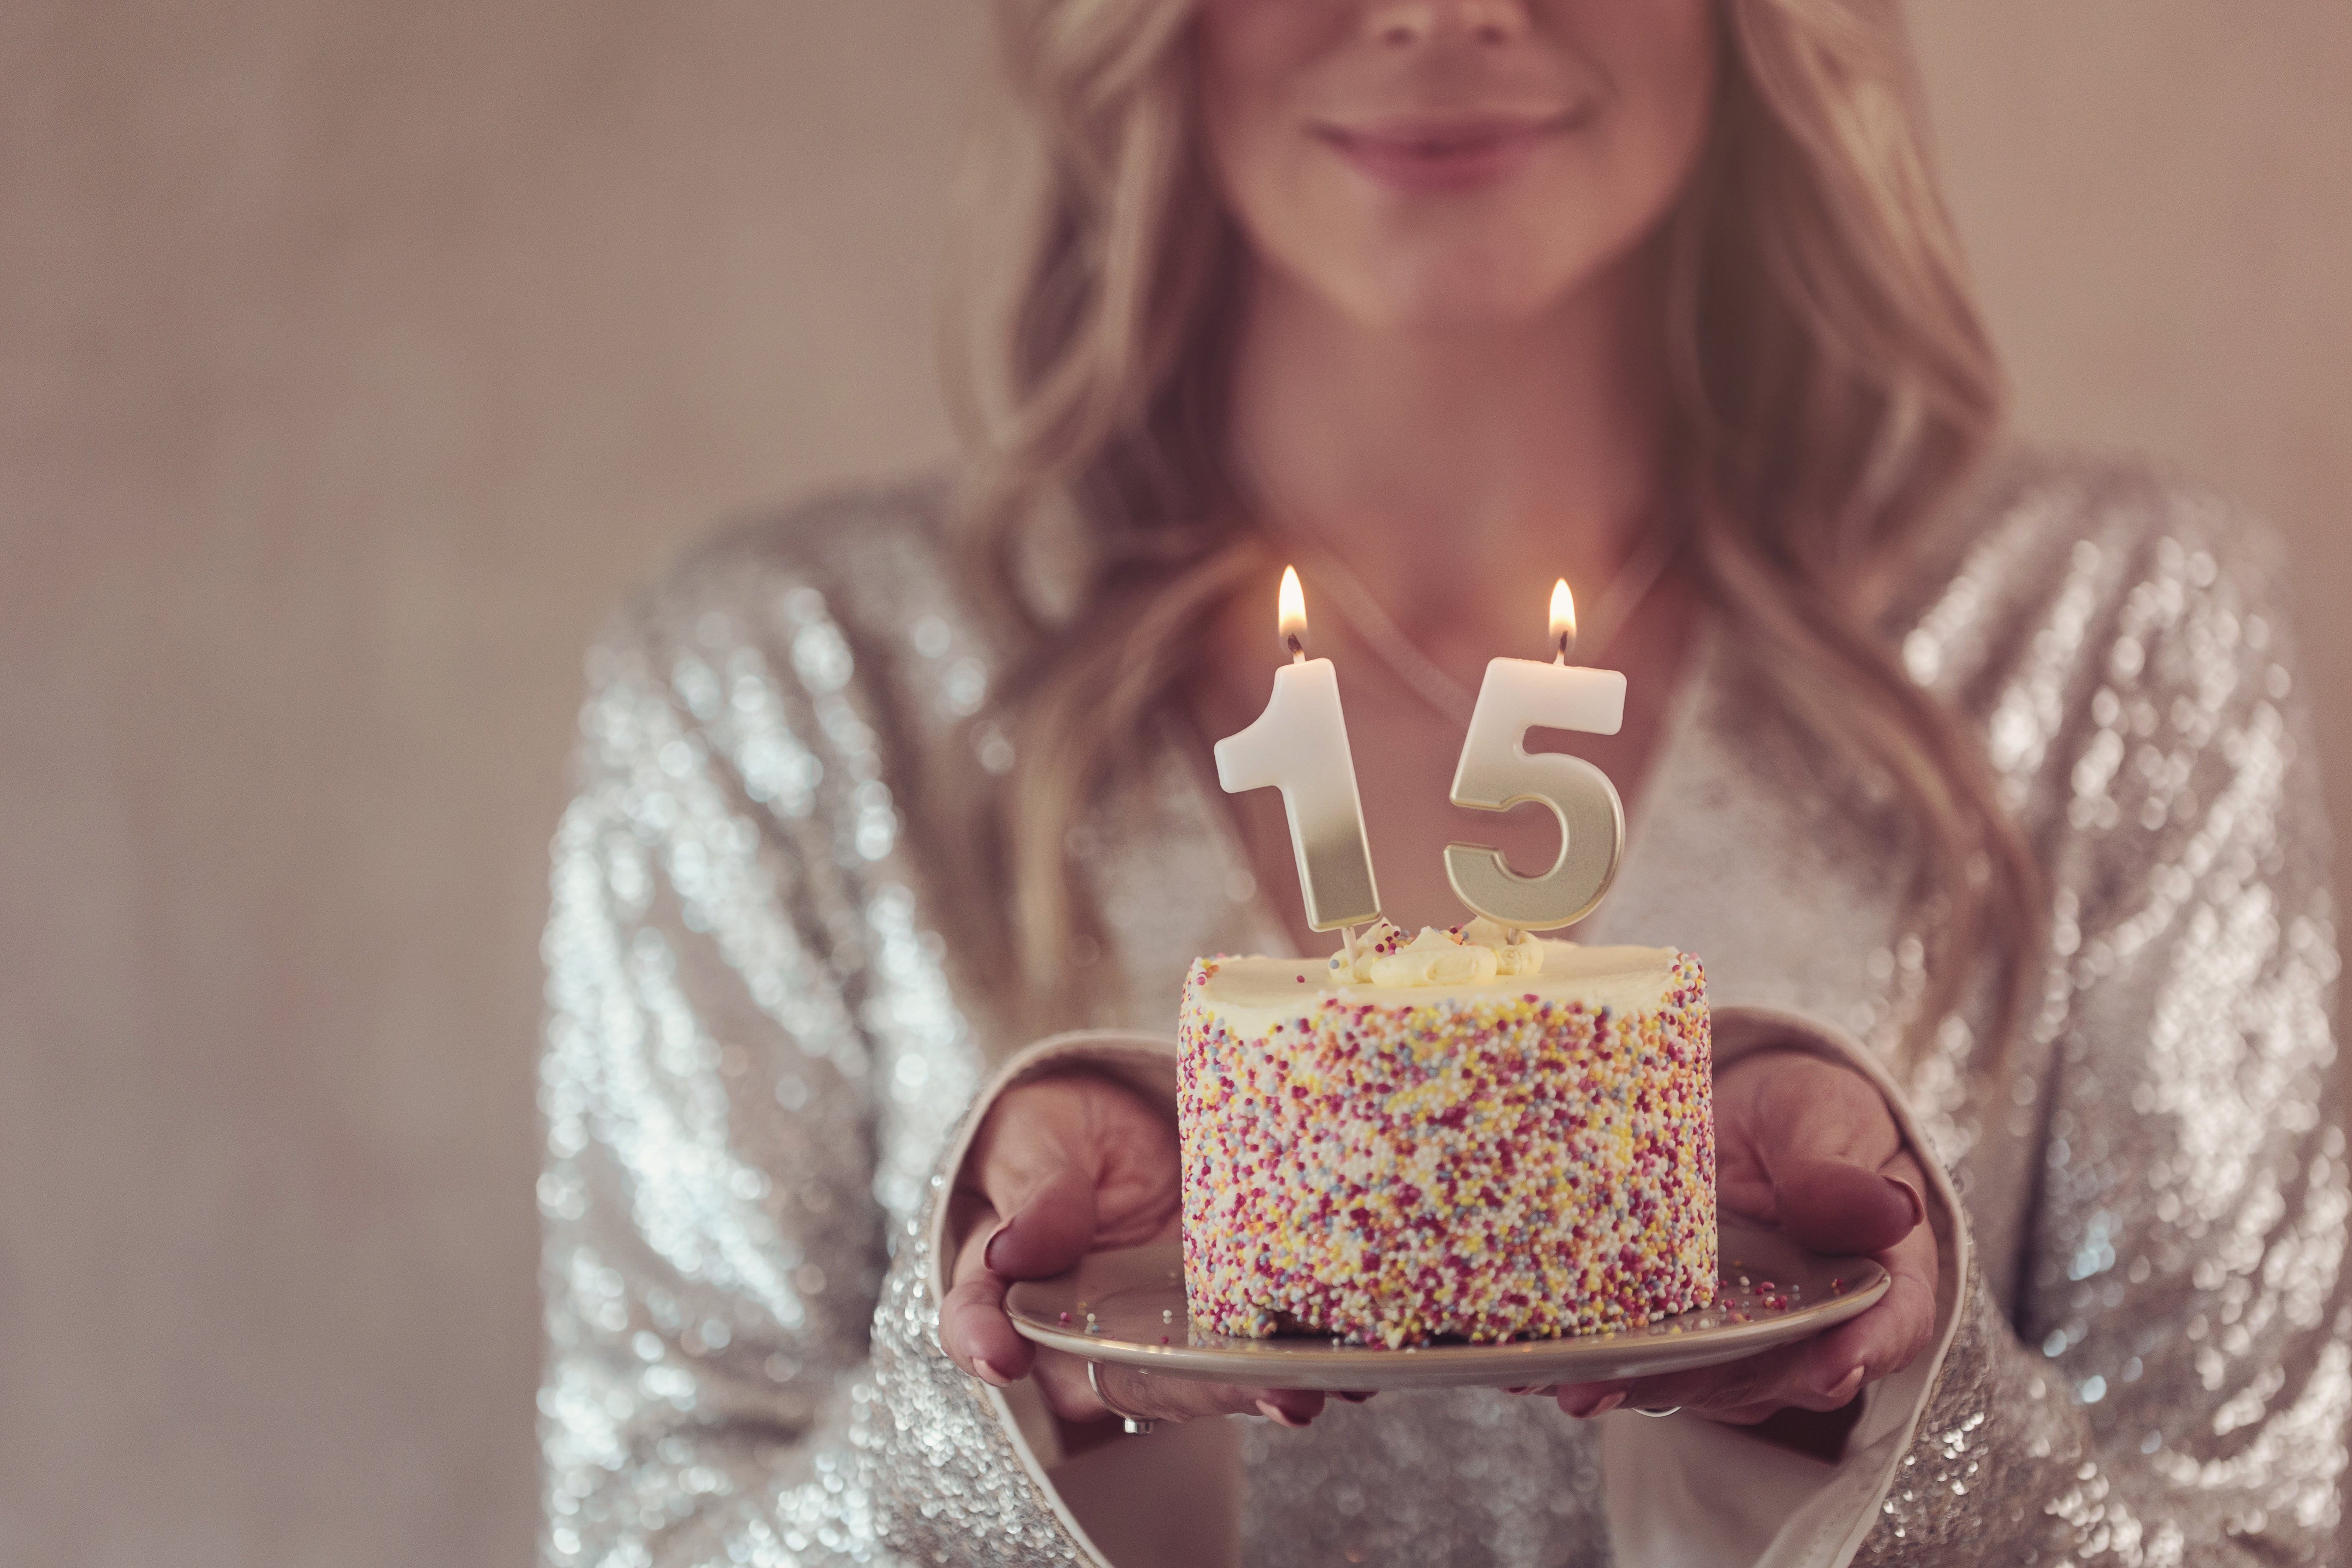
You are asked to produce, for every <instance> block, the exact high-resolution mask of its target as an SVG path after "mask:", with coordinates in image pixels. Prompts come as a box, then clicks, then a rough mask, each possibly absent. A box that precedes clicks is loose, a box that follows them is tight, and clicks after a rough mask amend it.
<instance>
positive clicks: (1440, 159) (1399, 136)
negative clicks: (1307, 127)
mask: <svg viewBox="0 0 2352 1568" xmlns="http://www.w3.org/2000/svg"><path fill="white" fill-rule="evenodd" d="M1577 119H1578V116H1577V115H1576V113H1575V111H1574V110H1569V111H1566V112H1563V113H1559V114H1552V115H1546V116H1541V117H1532V116H1524V115H1517V116H1501V115H1475V116H1471V115H1465V116H1454V117H1448V118H1443V119H1436V118H1431V119H1410V120H1391V121H1381V122H1380V123H1377V124H1373V125H1366V126H1339V125H1319V126H1317V127H1316V128H1315V134H1316V135H1317V136H1318V137H1319V138H1320V139H1321V140H1322V141H1324V142H1326V143H1328V145H1330V146H1331V147H1332V148H1333V149H1334V150H1335V151H1337V152H1338V153H1339V155H1340V156H1341V157H1344V158H1346V159H1347V160H1348V162H1349V163H1352V164H1354V165H1355V166H1356V167H1357V168H1358V169H1359V170H1360V171H1362V172H1363V173H1364V174H1367V175H1369V176H1370V178H1372V179H1373V180H1375V181H1377V182H1379V183H1380V184H1383V185H1387V186H1389V187H1391V189H1395V190H1400V191H1405V192H1412V193H1427V192H1440V191H1461V190H1469V189H1473V188H1475V187H1477V186H1480V185H1486V184H1493V183H1495V182H1496V181H1498V180H1500V179H1502V178H1504V177H1505V176H1506V175H1507V174H1511V173H1512V172H1514V171H1515V170H1517V168H1518V167H1519V166H1520V165H1521V164H1522V163H1526V162H1527V161H1528V159H1529V158H1530V157H1532V156H1533V155H1534V154H1535V153H1536V152H1537V150H1538V148H1540V147H1541V146H1542V145H1543V144H1544V143H1545V142H1549V140H1551V139H1552V138H1553V137H1555V136H1558V135H1559V134H1560V133H1561V132H1565V131H1567V130H1569V129H1570V127H1571V126H1572V125H1573V124H1574V123H1575V122H1576V121H1577Z"/></svg>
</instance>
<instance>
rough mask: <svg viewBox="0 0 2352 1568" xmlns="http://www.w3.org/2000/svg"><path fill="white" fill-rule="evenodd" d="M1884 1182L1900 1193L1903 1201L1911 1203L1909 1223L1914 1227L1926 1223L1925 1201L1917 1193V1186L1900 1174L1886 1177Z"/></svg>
mask: <svg viewBox="0 0 2352 1568" xmlns="http://www.w3.org/2000/svg"><path fill="white" fill-rule="evenodd" d="M1886 1184H1887V1185H1888V1186H1890V1187H1893V1188H1894V1189H1895V1191H1896V1192H1898V1193H1901V1194H1903V1201H1904V1202H1905V1203H1907V1204H1909V1205H1911V1224H1912V1226H1914V1227H1915V1228H1916V1226H1923V1225H1925V1224H1927V1200H1926V1199H1925V1198H1923V1197H1921V1196H1920V1195H1919V1189H1918V1188H1916V1187H1915V1186H1913V1185H1912V1184H1910V1183H1908V1182H1906V1181H1905V1180H1904V1179H1903V1178H1902V1177H1900V1176H1889V1177H1887V1178H1886Z"/></svg>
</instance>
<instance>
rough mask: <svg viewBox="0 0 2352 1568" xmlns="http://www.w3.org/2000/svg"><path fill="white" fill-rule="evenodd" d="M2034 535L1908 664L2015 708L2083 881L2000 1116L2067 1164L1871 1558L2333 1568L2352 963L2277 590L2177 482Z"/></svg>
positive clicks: (2058, 497)
mask: <svg viewBox="0 0 2352 1568" xmlns="http://www.w3.org/2000/svg"><path fill="white" fill-rule="evenodd" d="M2019 510H2021V512H2022V513H2024V514H2025V515H2024V518H2023V521H2021V522H2020V523H2019V524H2018V525H2017V526H2016V527H2015V528H2014V529H2013V530H2012V531H2011V537H2010V538H2007V539H2000V538H1996V539H1995V540H1993V541H1992V542H1990V543H1989V544H1988V545H1987V547H1986V548H1985V549H1984V550H1983V551H1982V552H1979V558H1978V559H1977V561H1976V562H1975V563H1973V564H1972V565H1971V566H1970V567H1969V569H1968V570H1967V571H1965V572H1964V573H1963V574H1962V575H1961V577H1960V579H1959V580H1958V583H1957V584H1955V586H1954V588H1953V590H1952V591H1951V592H1949V593H1948V594H1947V595H1946V596H1945V600H1944V603H1943V605H1940V606H1938V607H1937V610H1936V611H1932V612H1931V613H1930V615H1929V616H1928V619H1927V623H1926V626H1927V630H1928V632H1929V633H1930V634H1931V635H1930V637H1929V638H1928V639H1927V641H1926V642H1925V643H1919V642H1915V644H1914V646H1913V647H1912V649H1911V652H1912V653H1913V655H1914V656H1915V657H1914V660H1913V662H1914V667H1915V668H1914V673H1915V674H1916V675H1919V676H1921V677H1922V678H1923V679H1931V680H1940V681H1944V682H1952V683H1955V684H1956V685H1957V686H1958V688H1959V689H1960V694H1961V695H1962V697H1963V698H1964V700H1973V701H1978V702H1980V703H1981V704H1982V705H1983V707H1984V709H1985V710H1986V711H1988V712H1989V713H1990V724H1989V728H1990V739H1991V743H1992V750H1993V755H1994V761H1995V763H1996V764H1997V765H1998V766H1999V767H2000V769H2001V771H2002V773H2003V774H2004V775H2005V776H2006V778H2007V779H2008V780H2009V781H2010V783H2011V786H2012V789H2013V791H2014V797H2015V798H2016V799H2017V800H2018V801H2019V803H2020V805H2021V808H2022V809H2023V810H2024V811H2025V813H2026V815H2027V817H2028V820H2029V821H2031V822H2033V823H2034V824H2035V825H2036V830H2037V833H2038V835H2039V837H2040V839H2041V847H2042V853H2043V857H2044V860H2045V863H2046V864H2047V866H2048V867H2049V868H2050V871H2051V875H2052V879H2053V884H2054V895H2055V900H2056V912H2057V930H2056V937H2055V942H2054V947H2055V952H2054V954H2053V964H2052V970H2051V975H2050V984H2049V987H2048V990H2047V993H2046V1001H2045V1003H2044V1005H2043V1008H2042V1013H2041V1016H2040V1017H2039V1018H2038V1019H2037V1020H2036V1021H2035V1022H2034V1024H2033V1026H2032V1030H2031V1034H2032V1045H2031V1047H2029V1048H2027V1049H2025V1050H2023V1051H2021V1059H2022V1060H2024V1061H2027V1062H2030V1063H2037V1064H2039V1065H2037V1066H2035V1067H2034V1068H2032V1071H2031V1072H2025V1073H2020V1074H2019V1075H2017V1076H2015V1077H2014V1078H2011V1079H2006V1080H1997V1081H2001V1082H2002V1092H2001V1093H2000V1094H1999V1095H1998V1096H1996V1097H1994V1102H1993V1104H1992V1105H1991V1106H1990V1108H1987V1109H1984V1110H1981V1111H1979V1119H1980V1120H1983V1121H1986V1122H1987V1123H1988V1124H1989V1125H1990V1123H1991V1122H1992V1121H1996V1120H2000V1121H2008V1122H2009V1123H2010V1125H2009V1127H2008V1128H2007V1129H2006V1131H2010V1132H2011V1133H2014V1134H2020V1135H2021V1143H2022V1145H2023V1146H2024V1147H2025V1148H2026V1149H2028V1150H2031V1151H2038V1153H2039V1170H2038V1172H2036V1173H2035V1174H2034V1176H2033V1179H2032V1183H2031V1185H2030V1188H2029V1192H2030V1198H2029V1201H2028V1202H2027V1203H2026V1204H2025V1205H2024V1213H2025V1215H2026V1223H2025V1226H2024V1227H2023V1231H2022V1234H2021V1238H2020V1243H2019V1247H2018V1258H2017V1262H2016V1266H2015V1268H2014V1270H2013V1278H2014V1280H2015V1283H2014V1285H2013V1287H2012V1289H2011V1294H2010V1296H2009V1297H2008V1299H2002V1298H2001V1297H2000V1296H1997V1295H1996V1294H1994V1292H1993V1291H1991V1290H1990V1289H1986V1288H1985V1287H1984V1286H1983V1285H1982V1284H1981V1283H1980V1282H1975V1281H1972V1282H1971V1285H1972V1292H1971V1293H1972V1298H1973V1299H1972V1300H1969V1302H1968V1303H1967V1304H1966V1306H1965V1308H1964V1315H1963V1318H1962V1321H1961V1322H1960V1325H1959V1332H1958V1336H1957V1338H1956V1340H1955V1342H1953V1344H1952V1346H1951V1349H1950V1351H1949V1352H1948V1355H1947V1356H1946V1358H1945V1361H1944V1364H1943V1366H1942V1369H1941V1372H1940V1375H1939V1376H1938V1378H1937V1382H1936V1384H1935V1386H1934V1388H1933V1390H1932V1392H1931V1394H1930V1396H1929V1398H1928V1401H1927V1407H1926V1411H1925V1415H1924V1416H1923V1419H1922V1420H1921V1422H1920V1424H1919V1426H1918V1428H1917V1432H1918V1436H1917V1438H1916V1442H1915V1443H1914V1445H1913V1447H1911V1449H1910V1451H1909V1452H1908V1453H1907V1454H1906V1456H1905V1458H1903V1460H1902V1463H1901V1466H1900V1467H1899V1468H1898V1470H1897V1472H1896V1475H1895V1481H1894V1484H1893V1486H1892V1488H1891V1489H1889V1491H1888V1493H1887V1495H1886V1496H1885V1498H1884V1500H1882V1501H1881V1504H1880V1508H1881V1511H1882V1517H1881V1519H1880V1521H1879V1522H1878V1524H1877V1526H1876V1528H1875V1529H1874V1531H1873V1532H1872V1534H1871V1535H1870V1537H1869V1538H1868V1541H1867V1542H1866V1543H1865V1545H1864V1551H1863V1553H1862V1556H1861V1558H1860V1559H1859V1560H1860V1561H1864V1562H1873V1563H1876V1562H1887V1563H1944V1562H1951V1561H1957V1560H1960V1559H1966V1560H1968V1561H1972V1562H1987V1563H1991V1562H2001V1563H2029V1562H2053V1561H2065V1562H2075V1561H2082V1562H2095V1563H2108V1562H2113V1563H2306V1562H2308V1563H2317V1562H2323V1561H2325V1562H2333V1561H2336V1558H2337V1555H2338V1549H2337V1544H2336V1531H2337V1516H2338V1511H2339V1503H2338V1497H2337V1490H2336V1488H2337V1483H2338V1481H2339V1479H2340V1478H2341V1475H2342V1471H2343V1467H2344V1459H2345V1444H2346V1425H2347V1407H2352V1351H2347V1327H2352V1321H2347V1297H2346V1292H2345V1289H2344V1281H2343V1277H2342V1270H2341V1263H2342V1255H2343V1247H2344V1240H2345V1220H2346V1215H2347V1185H2346V1173H2347V1165H2346V1149H2345V1138H2344V1131H2343V1117H2344V1100H2343V1089H2344V1086H2343V1083H2342V1080H2341V1076H2340V1074H2339V1073H2338V1071H2337V1069H2336V1059H2335V1054H2336V1053H2335V1047H2334V1042H2333V1038H2332V1034H2331V1014H2332V1009H2333V983H2334V980H2335V976H2336V944H2335V935H2334V929H2333V914H2332V910H2331V908H2330V901H2329V890H2328V868H2327V858H2328V856H2327V844H2326V828H2325V822H2324V818H2323V816H2322V814H2321V810H2320V805H2319V800H2318V793H2317V789H2316V784H2315V779H2314V776H2313V769H2312V767H2311V765H2310V760H2309V759H2310V755H2311V749H2310V745H2309V742H2308V740H2307V738H2306V734H2305V722H2304V715H2303V711H2302V705H2301V703H2300V701H2299V700H2298V698H2297V696H2296V693H2295V691H2294V677H2293V674H2292V669H2291V663H2290V661H2289V658H2288V656H2287V653H2286V650H2285V647H2284V640H2285V639H2284V631H2283V628H2282V626H2280V624H2279V620H2278V617H2277V615H2276V613H2275V610H2274V608H2273V606H2274V605H2276V603H2277V599H2276V596H2275V593H2274V584H2275V582H2276V575H2275V568H2274V566H2273V563H2272V562H2271V560H2270V558H2269V556H2268V553H2267V550H2266V546H2265V545H2264V543H2263V535H2262V534H2261V532H2260V531H2259V530H2256V529H2253V528H2251V527H2250V526H2249V525H2248V524H2247V523H2246V522H2245V521H2244V520H2242V519H2240V518H2237V517H2235V516H2233V515H2231V513H2230V512H2228V511H2227V510H2224V509H2223V508H2221V507H2220V506H2219V505H2218V504H2216V503H2215V502H2213V501H2211V500H2209V499H2207V498H2204V497H2202V496H2200V495H2199V494H2197V493H2196V492H2193V491H2189V490H2187V489H2181V488H2179V487H2172V486H2167V485H2164V484H2161V483H2158V482H2156V481H2150V480H2117V479H2113V478H2112V477H2110V478H2109V479H2105V480H2098V479H2084V480H2078V481H2076V482H2074V483H2072V484H2068V485H2061V486H2057V487H2055V488H2053V489H2046V490H2044V491H2043V492H2042V493H2041V494H2039V495H2037V496H2032V497H2029V498H2028V500H2027V501H2026V503H2025V504H2024V505H2023V506H2022V507H2021V509H2019ZM2036 511H2039V512H2040V513H2041V514H2042V515H2040V516H2038V517H2036V516H2034V515H2032V514H2033V513H2035V512H2036ZM2021 583H2030V584H2032V587H2031V589H2030V591H2025V592H2020V591H2019V590H2018V587H2017V584H2021ZM1971 597H1973V600H1974V604H1973V606H1972V605H1971V604H1970V603H1969V601H1970V599H1971ZM2012 612H2013V613H2012ZM1938 615H1945V616H1948V617H1950V622H1951V624H1950V625H1946V626H1938V625H1937V616H1938ZM1963 622H1966V623H1969V624H1970V625H1972V626H1975V627H1976V628H1977V630H1976V631H1975V632H1973V633H1968V634H1962V633H1960V632H1958V630H1957V629H1956V628H1957V627H1958V626H1959V625H1960V624H1961V623H1963ZM1971 640H1973V641H1975V642H1976V643H1977V644H1979V645H1980V646H1979V647H1978V648H1977V649H1976V650H1975V651H1974V652H1971V650H1970V648H1969V644H1970V642H1971ZM1938 649H1942V650H1947V651H1948V652H1950V653H1952V654H1954V655H1956V656H1957V658H1958V662H1959V663H1961V664H1962V665H1964V666H1969V665H1973V667H1974V671H1975V673H1973V674H1969V673H1968V671H1967V670H1965V669H1964V670H1963V671H1961V672H1959V673H1958V675H1957V676H1956V674H1955V672H1954V671H1952V670H1949V669H1938V668H1934V667H1935V665H1936V664H1937V662H1938V660H1937V650H1938ZM1923 665H1924V666H1927V668H1921V666H1923ZM2033 1047H2038V1049H2037V1048H2033ZM1995 1261H1996V1260H1995V1259H1993V1258H1990V1257H1988V1258H1986V1259H1985V1266H1984V1272H1985V1273H1986V1274H1987V1275H1990V1274H1993V1273H1995V1272H2012V1271H2010V1270H2005V1269H2002V1270H1996V1269H1995V1268H1994V1264H1995Z"/></svg>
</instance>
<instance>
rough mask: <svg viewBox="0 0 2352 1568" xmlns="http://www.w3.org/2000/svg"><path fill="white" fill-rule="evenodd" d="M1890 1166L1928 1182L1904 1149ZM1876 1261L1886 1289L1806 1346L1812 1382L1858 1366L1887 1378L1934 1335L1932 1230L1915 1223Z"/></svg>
mask: <svg viewBox="0 0 2352 1568" xmlns="http://www.w3.org/2000/svg"><path fill="white" fill-rule="evenodd" d="M1890 1170H1891V1171H1892V1172H1893V1173H1895V1174H1896V1175H1898V1176H1902V1177H1906V1178H1908V1179H1911V1180H1914V1181H1916V1182H1918V1183H1919V1184H1921V1185H1923V1186H1924V1185H1925V1184H1926V1178H1925V1175H1924V1173H1922V1172H1921V1171H1920V1170H1919V1168H1918V1164H1917V1163H1916V1161H1915V1160H1913V1159H1912V1158H1911V1156H1909V1155H1908V1154H1905V1155H1901V1156H1899V1157H1898V1158H1897V1159H1896V1160H1895V1161H1894V1162H1893V1163H1891V1165H1890ZM1877 1261H1878V1262H1879V1263H1880V1264H1881V1265H1883V1266H1884V1267H1885V1269H1886V1272H1887V1276H1888V1283H1887V1289H1886V1294H1885V1296H1884V1297H1882V1298H1881V1299H1880V1300H1879V1301H1878V1303H1877V1304H1876V1305H1875V1306H1874V1307H1872V1308H1871V1309H1870V1310H1868V1311H1867V1312H1864V1313H1862V1314H1861V1315H1860V1316H1858V1317H1855V1318H1853V1319H1852V1320H1850V1321H1846V1322H1843V1323H1841V1324H1839V1325H1838V1326H1837V1327H1835V1328H1833V1329H1831V1330H1830V1331H1827V1332H1826V1333H1823V1334H1821V1335H1819V1336H1818V1337H1816V1338H1815V1339H1814V1340H1813V1341H1812V1342H1811V1345H1810V1346H1809V1347H1808V1352H1807V1365H1806V1375H1807V1379H1808V1381H1809V1382H1810V1383H1811V1384H1813V1385H1814V1386H1816V1387H1826V1386H1830V1385H1832V1384H1835V1383H1836V1382H1838V1381H1841V1380H1842V1379H1843V1377H1844V1376H1845V1374H1846V1373H1847V1371H1848V1369H1850V1368H1853V1367H1856V1366H1859V1367H1862V1368H1863V1369H1864V1373H1865V1375H1866V1376H1867V1377H1868V1378H1869V1379H1871V1380H1873V1381H1875V1380H1876V1379H1878V1378H1882V1377H1890V1376H1892V1375H1894V1374H1895V1373H1898V1372H1901V1371H1902V1370H1903V1369H1904V1368H1906V1367H1907V1366H1909V1365H1910V1364H1911V1363H1913V1362H1914V1361H1916V1360H1917V1359H1918V1357H1919V1355H1920V1353H1921V1352H1924V1351H1925V1350H1926V1349H1927V1346H1928V1344H1929V1342H1931V1341H1932V1340H1933V1339H1934V1337H1935V1332H1936V1285H1937V1274H1938V1269H1939V1263H1938V1260H1937V1252H1936V1237H1935V1233H1934V1232H1933V1231H1932V1230H1930V1229H1929V1228H1928V1227H1927V1226H1924V1225H1922V1226H1916V1228H1914V1229H1913V1230H1912V1231H1911V1232H1910V1234H1908V1235H1907V1236H1906V1237H1904V1238H1903V1239H1902V1240H1901V1241H1900V1242H1898V1243H1896V1244H1895V1246H1894V1247H1888V1248H1885V1249H1884V1250H1882V1251H1880V1252H1879V1253H1878V1255H1877Z"/></svg>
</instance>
